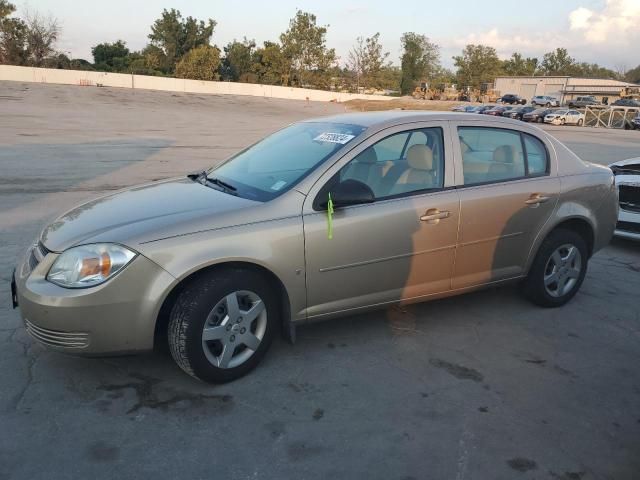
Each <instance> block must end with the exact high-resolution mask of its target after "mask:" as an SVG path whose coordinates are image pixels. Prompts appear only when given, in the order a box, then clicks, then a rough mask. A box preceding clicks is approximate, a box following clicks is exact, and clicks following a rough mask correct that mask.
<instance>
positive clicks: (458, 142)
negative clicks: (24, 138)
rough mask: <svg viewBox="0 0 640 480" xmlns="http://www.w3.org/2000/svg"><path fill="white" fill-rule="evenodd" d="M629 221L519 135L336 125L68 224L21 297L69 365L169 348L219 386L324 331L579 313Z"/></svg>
mask: <svg viewBox="0 0 640 480" xmlns="http://www.w3.org/2000/svg"><path fill="white" fill-rule="evenodd" d="M617 208H618V202H617V194H616V189H615V184H614V181H613V174H612V172H611V170H610V169H608V168H605V167H600V166H597V165H593V164H589V163H586V162H583V161H582V160H580V159H579V158H578V157H576V156H575V155H574V154H573V153H572V152H571V151H569V150H568V149H567V148H566V147H565V146H563V145H562V144H561V143H560V142H558V141H557V140H556V139H554V138H553V137H551V136H549V135H548V134H546V133H545V132H543V131H541V130H539V129H537V128H536V127H533V126H529V125H527V124H523V123H521V122H517V121H513V120H508V119H504V118H491V117H487V116H481V115H473V114H455V113H418V112H379V113H362V114H347V115H341V116H335V117H329V118H321V119H316V120H309V121H306V122H302V123H298V124H294V125H291V126H289V127H287V128H285V129H283V130H280V131H279V132H276V133H274V134H273V135H271V136H269V137H267V138H266V139H264V140H262V141H260V142H258V143H257V144H255V145H253V146H251V147H249V148H247V149H245V150H243V151H241V152H240V153H238V154H237V155H235V156H234V157H232V158H231V159H229V160H228V161H226V162H225V163H223V164H221V165H220V166H218V167H216V168H213V169H211V170H209V171H206V172H202V173H200V174H193V175H189V176H188V177H186V178H179V179H173V180H167V181H163V182H157V183H153V184H149V185H143V186H139V187H135V188H131V189H129V190H126V191H123V192H119V193H114V194H111V195H108V196H106V197H103V198H100V199H97V200H93V201H91V202H88V203H86V204H84V205H81V206H79V207H77V208H75V209H74V210H71V211H70V212H68V213H65V214H64V215H62V216H61V217H60V218H59V219H57V220H56V221H54V222H53V223H52V224H51V225H49V226H47V227H46V228H45V229H44V231H43V232H42V234H41V236H40V237H39V238H38V239H37V241H36V243H35V244H34V245H33V247H31V248H30V249H29V250H28V252H27V254H26V256H25V258H24V259H23V260H22V262H21V263H20V265H19V266H18V267H17V269H16V273H15V282H14V288H13V291H14V302H15V303H16V304H19V306H20V309H21V313H22V316H23V318H24V322H25V326H26V329H27V331H28V332H29V333H30V334H31V335H32V336H33V337H34V338H35V339H37V340H39V341H40V342H42V343H43V344H45V345H47V346H49V347H51V348H53V349H56V350H58V351H62V352H70V353H77V354H93V355H103V354H114V353H129V352H138V351H144V350H148V349H151V348H153V347H154V345H158V344H161V343H162V342H168V344H169V348H170V350H171V353H172V355H173V357H174V358H175V360H176V362H177V363H178V365H180V367H181V368H182V369H183V370H185V371H186V372H187V373H189V374H191V375H194V376H196V377H198V378H200V379H202V380H205V381H212V382H223V381H228V380H232V379H234V378H237V377H239V376H241V375H243V374H245V373H247V372H248V371H249V370H251V369H252V368H253V367H255V366H256V365H257V364H258V362H259V361H260V359H261V358H262V357H263V355H264V354H265V353H266V351H267V349H268V347H269V344H270V343H271V340H272V337H273V335H274V333H275V332H276V331H278V330H281V331H282V332H283V333H284V335H285V336H286V337H288V338H289V339H291V340H292V341H293V340H294V339H295V327H296V326H298V325H299V324H302V323H304V322H308V321H316V320H322V319H326V318H330V317H335V316H341V315H349V314H352V313H355V312H361V311H363V310H366V309H370V308H379V307H384V306H387V305H391V304H397V303H411V302H421V301H426V300H430V299H434V298H439V297H444V296H449V295H457V294H460V293H464V292H468V291H471V290H476V289H478V288H481V287H485V286H487V285H496V284H499V283H502V282H508V281H517V280H520V281H521V282H522V287H523V291H524V293H525V294H526V295H527V296H528V297H529V298H530V299H531V300H532V301H533V302H534V303H536V304H538V305H542V306H545V307H555V306H559V305H563V304H565V303H566V302H567V301H568V300H570V299H571V298H572V297H573V296H574V295H575V293H576V292H577V291H578V289H579V288H580V285H581V283H582V281H583V279H584V277H585V272H586V270H587V262H588V260H589V258H590V257H591V256H592V255H593V254H594V253H595V252H596V251H598V250H599V249H600V248H602V247H603V246H604V245H606V244H607V243H608V242H609V239H610V238H611V236H612V233H613V231H614V228H615V223H616V218H617Z"/></svg>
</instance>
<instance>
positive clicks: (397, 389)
mask: <svg viewBox="0 0 640 480" xmlns="http://www.w3.org/2000/svg"><path fill="white" fill-rule="evenodd" d="M341 111H344V107H343V106H340V105H336V104H319V103H316V104H313V103H311V104H307V103H305V102H293V101H284V100H282V101H278V100H270V99H261V98H249V97H229V96H210V97H207V96H199V95H186V94H171V93H163V92H141V91H136V92H132V91H127V90H116V89H103V88H89V87H65V86H53V85H35V84H20V83H10V82H0V112H1V114H0V172H1V175H0V298H1V299H2V301H0V344H1V345H2V348H1V349H0V385H1V387H0V432H1V433H0V479H9V478H10V479H51V478H56V479H66V478H69V479H71V478H73V479H76V478H93V479H101V478H121V479H125V478H151V477H153V478H178V477H182V478H193V479H195V478H203V479H204V478H206V479H211V478H216V479H217V478H220V479H249V478H252V479H253V478H255V479H262V478H273V479H276V478H277V479H283V478H295V479H324V478H330V477H332V478H338V479H342V478H350V479H351V478H367V479H378V478H380V479H385V480H387V479H398V480H400V479H405V480H406V479H446V480H450V479H451V480H453V479H455V480H462V479H492V480H498V479H565V480H590V479H611V480H624V479H637V478H638V476H639V475H640V369H639V368H638V365H640V305H639V300H638V299H639V297H638V289H639V287H640V245H638V244H633V243H631V242H624V241H619V240H614V242H613V243H612V244H611V245H610V246H609V247H607V248H606V249H604V250H603V251H601V252H599V253H598V254H597V255H596V256H595V257H594V258H593V259H592V261H591V263H590V269H589V272H588V274H587V278H586V280H585V283H584V285H583V287H582V289H581V291H580V292H579V293H578V295H577V296H576V298H575V299H574V300H573V301H572V302H571V303H569V304H568V305H567V306H565V307H563V308H560V309H555V310H544V309H539V308H536V307H533V306H531V305H530V304H529V303H528V302H526V301H525V300H524V299H522V298H521V297H520V296H519V295H518V294H517V290H516V288H515V287H504V288H499V289H492V290H487V291H483V292H478V293H473V294H469V295H466V296H462V297H456V298H451V299H446V300H440V301H435V302H431V303H427V304H422V305H417V306H412V307H409V308H406V309H399V308H392V309H389V310H386V311H380V312H378V313H374V314H368V315H363V316H357V317H348V318H344V319H340V320H335V321H330V322H326V323H322V324H315V325H309V326H306V327H303V328H300V329H299V330H298V342H297V344H296V345H295V346H291V345H288V344H286V343H285V342H284V341H282V340H278V341H276V342H275V344H274V345H273V347H272V349H271V351H270V352H269V354H268V355H267V357H266V358H265V360H264V362H263V364H262V365H261V366H260V367H259V368H258V369H257V370H255V371H254V372H253V373H252V374H251V375H249V376H247V377H245V378H243V379H241V380H239V381H236V382H234V383H231V384H227V385H223V386H209V385H205V384H202V383H199V382H197V381H195V380H193V379H191V378H189V377H187V376H186V375H184V374H183V373H182V372H181V371H180V370H179V369H178V368H177V367H176V366H175V365H174V364H173V362H172V360H171V358H170V357H169V356H167V355H163V354H159V353H155V354H149V355H143V356H137V357H125V358H107V359H83V358H75V357H68V356H63V355H59V354H55V353H51V352H48V351H46V350H45V349H43V348H42V347H40V346H39V345H38V344H35V343H34V342H32V341H31V339H30V338H29V337H28V335H27V334H26V332H25V331H24V329H23V328H22V326H21V321H20V319H19V314H18V312H17V311H13V310H12V309H11V305H10V302H9V280H10V273H11V270H12V268H13V266H14V264H15V262H16V259H17V257H18V256H19V255H20V254H21V252H22V251H23V250H24V248H25V247H26V246H27V245H29V244H30V243H31V242H32V241H33V240H34V239H35V238H36V236H37V234H38V232H39V230H40V228H41V227H42V226H43V224H44V223H46V222H47V221H48V220H50V219H51V218H52V217H53V216H55V215H57V214H58V213H60V212H61V211H63V210H64V209H66V208H69V207H71V206H72V205H74V204H76V203H78V202H80V201H82V200H85V199H87V198H89V197H92V196H95V195H99V194H101V193H103V192H105V191H109V190H113V189H117V188H122V187H124V186H127V185H132V184H136V183H141V182H144V181H149V180H153V179H157V178H165V177H170V176H175V175H179V174H183V173H184V172H187V171H192V170H195V169H197V168H200V167H205V166H209V165H211V164H214V163H216V162H217V161H219V160H221V159H222V158H224V157H225V156H227V155H228V154H230V153H232V152H234V151H236V150H238V149H240V148H241V147H243V146H245V145H247V144H249V143H252V142H253V141H255V140H256V139H258V138H260V137H261V136H263V135H264V134H266V133H267V132H270V131H272V130H274V129H276V128H278V127H280V126H283V125H285V124H287V123H290V122H292V121H296V120H298V119H302V118H306V117H310V116H317V115H324V114H329V113H335V112H341ZM549 129H550V130H552V133H553V134H554V135H556V136H557V137H558V138H559V139H560V140H562V141H564V142H565V143H566V144H567V145H568V146H569V147H570V148H572V149H573V150H574V151H576V153H578V154H579V155H581V156H582V157H583V158H584V159H586V160H592V161H596V162H598V163H603V164H607V163H610V162H612V161H615V160H620V159H623V158H628V157H632V156H640V132H625V131H604V130H596V129H588V128H577V127H550V128H549Z"/></svg>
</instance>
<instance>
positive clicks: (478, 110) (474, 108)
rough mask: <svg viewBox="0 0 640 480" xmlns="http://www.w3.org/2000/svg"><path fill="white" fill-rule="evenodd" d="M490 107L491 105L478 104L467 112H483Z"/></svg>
mask: <svg viewBox="0 0 640 480" xmlns="http://www.w3.org/2000/svg"><path fill="white" fill-rule="evenodd" d="M491 108H493V105H478V106H477V107H473V110H468V111H467V113H484V112H486V111H487V110H489V109H491Z"/></svg>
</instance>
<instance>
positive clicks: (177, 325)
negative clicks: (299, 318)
mask: <svg viewBox="0 0 640 480" xmlns="http://www.w3.org/2000/svg"><path fill="white" fill-rule="evenodd" d="M237 291H251V292H255V294H257V295H258V296H259V297H260V299H261V300H262V301H263V302H264V306H265V310H266V313H267V316H266V318H267V320H266V329H265V330H264V335H263V337H262V340H261V341H260V344H259V346H258V347H257V349H256V350H255V351H254V353H253V354H252V355H251V356H250V357H249V358H248V359H247V360H246V361H245V362H244V363H242V364H240V365H238V366H236V367H234V368H220V367H218V366H215V365H213V364H212V363H211V362H210V361H209V360H208V359H207V355H206V354H205V352H204V347H203V343H202V335H203V329H204V326H205V322H206V321H207V317H208V316H209V314H210V312H212V310H213V308H214V307H215V306H216V304H218V303H219V302H220V301H221V300H222V299H224V298H225V297H226V296H227V295H229V294H230V293H233V292H237ZM279 310H280V309H279V305H278V302H277V296H276V294H275V293H274V291H273V288H272V287H270V285H269V283H268V282H267V281H266V280H265V279H264V278H263V277H261V276H260V275H259V274H258V273H255V272H253V271H250V270H245V269H241V268H227V269H224V270H218V271H212V272H206V273H203V274H202V275H199V276H198V277H196V278H195V279H194V280H192V281H191V282H190V283H189V284H188V285H187V286H186V287H185V288H184V289H183V290H182V292H181V293H180V294H179V295H178V298H177V299H176V302H175V304H174V306H173V308H172V309H171V313H170V319H169V327H168V337H169V350H170V351H171V355H172V356H173V359H174V360H175V362H176V363H177V364H178V366H179V367H180V368H181V369H182V370H184V371H185V372H186V373H188V374H189V375H191V376H193V377H195V378H198V379H200V380H202V381H204V382H209V383H225V382H230V381H232V380H235V379H237V378H240V377H242V376H243V375H246V374H247V373H249V372H250V371H251V370H253V369H254V368H255V367H256V366H257V365H258V363H259V362H260V360H261V359H262V357H264V355H265V354H266V352H267V350H268V349H269V346H270V344H271V341H272V340H273V335H274V331H275V330H276V328H277V327H276V325H277V324H278V322H279V320H280V318H279V317H280V312H279ZM241 348H246V347H241Z"/></svg>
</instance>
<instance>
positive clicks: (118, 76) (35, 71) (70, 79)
mask: <svg viewBox="0 0 640 480" xmlns="http://www.w3.org/2000/svg"><path fill="white" fill-rule="evenodd" d="M0 80H10V81H15V82H37V83H57V84H62V85H80V86H96V85H101V86H105V87H117V88H140V89H145V90H162V91H167V92H187V93H203V94H214V95H249V96H253V97H270V98H286V99H290V100H310V101H314V102H346V101H348V100H355V99H363V100H391V99H392V98H393V97H388V96H384V95H362V94H354V93H338V92H328V91H324V90H312V89H309V88H293V87H281V86H276V85H259V84H255V83H235V82H206V81H201V80H184V79H181V78H168V77H151V76H146V75H129V74H125V73H106V72H85V71H81V70H57V69H51V68H34V67H16V66H13V65H0Z"/></svg>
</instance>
